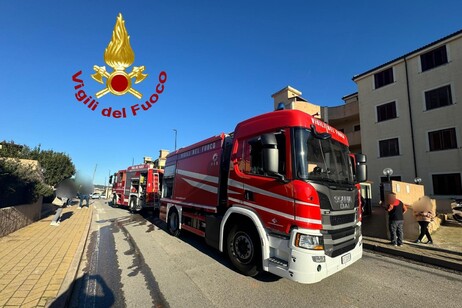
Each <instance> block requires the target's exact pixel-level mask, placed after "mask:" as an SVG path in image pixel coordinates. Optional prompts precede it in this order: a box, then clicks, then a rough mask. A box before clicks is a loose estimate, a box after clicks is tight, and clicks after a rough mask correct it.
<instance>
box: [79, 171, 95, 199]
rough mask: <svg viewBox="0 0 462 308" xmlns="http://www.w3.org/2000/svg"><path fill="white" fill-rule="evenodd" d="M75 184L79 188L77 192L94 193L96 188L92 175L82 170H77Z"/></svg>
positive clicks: (83, 193)
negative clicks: (83, 172)
mask: <svg viewBox="0 0 462 308" xmlns="http://www.w3.org/2000/svg"><path fill="white" fill-rule="evenodd" d="M75 186H76V188H77V192H78V193H79V194H82V195H89V194H92V193H93V191H94V189H95V187H94V186H93V180H92V179H91V177H89V176H87V175H85V174H82V173H81V172H77V174H76V175H75Z"/></svg>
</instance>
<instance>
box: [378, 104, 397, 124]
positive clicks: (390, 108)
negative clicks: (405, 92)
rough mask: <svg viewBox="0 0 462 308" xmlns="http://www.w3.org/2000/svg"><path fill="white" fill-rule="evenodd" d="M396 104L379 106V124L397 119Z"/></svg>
mask: <svg viewBox="0 0 462 308" xmlns="http://www.w3.org/2000/svg"><path fill="white" fill-rule="evenodd" d="M396 117H397V115H396V102H391V103H387V104H383V105H380V106H377V122H382V121H386V120H390V119H394V118H396Z"/></svg>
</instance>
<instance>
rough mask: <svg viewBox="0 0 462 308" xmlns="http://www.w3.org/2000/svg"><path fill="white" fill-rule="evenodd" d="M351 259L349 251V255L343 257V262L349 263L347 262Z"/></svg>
mask: <svg viewBox="0 0 462 308" xmlns="http://www.w3.org/2000/svg"><path fill="white" fill-rule="evenodd" d="M350 260H351V253H349V254H347V255H344V256H343V257H342V264H345V263H347V262H350Z"/></svg>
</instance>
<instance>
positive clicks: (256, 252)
mask: <svg viewBox="0 0 462 308" xmlns="http://www.w3.org/2000/svg"><path fill="white" fill-rule="evenodd" d="M226 245H227V246H226V248H227V249H226V250H227V251H228V257H229V259H230V260H231V263H233V265H234V266H235V267H236V268H237V270H238V271H239V272H240V273H242V274H243V275H245V276H252V277H253V276H256V275H257V274H258V273H259V272H260V267H261V266H260V264H261V244H260V239H259V237H258V235H257V233H256V231H255V229H254V228H252V227H250V226H248V225H242V226H238V225H234V226H233V227H232V228H231V230H230V231H229V233H228V236H227V239H226Z"/></svg>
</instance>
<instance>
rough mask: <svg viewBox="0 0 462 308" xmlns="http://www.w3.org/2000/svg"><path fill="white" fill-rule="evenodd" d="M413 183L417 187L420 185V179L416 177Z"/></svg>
mask: <svg viewBox="0 0 462 308" xmlns="http://www.w3.org/2000/svg"><path fill="white" fill-rule="evenodd" d="M414 183H416V184H417V185H419V184H420V183H422V179H421V178H419V177H416V178H415V179H414Z"/></svg>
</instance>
